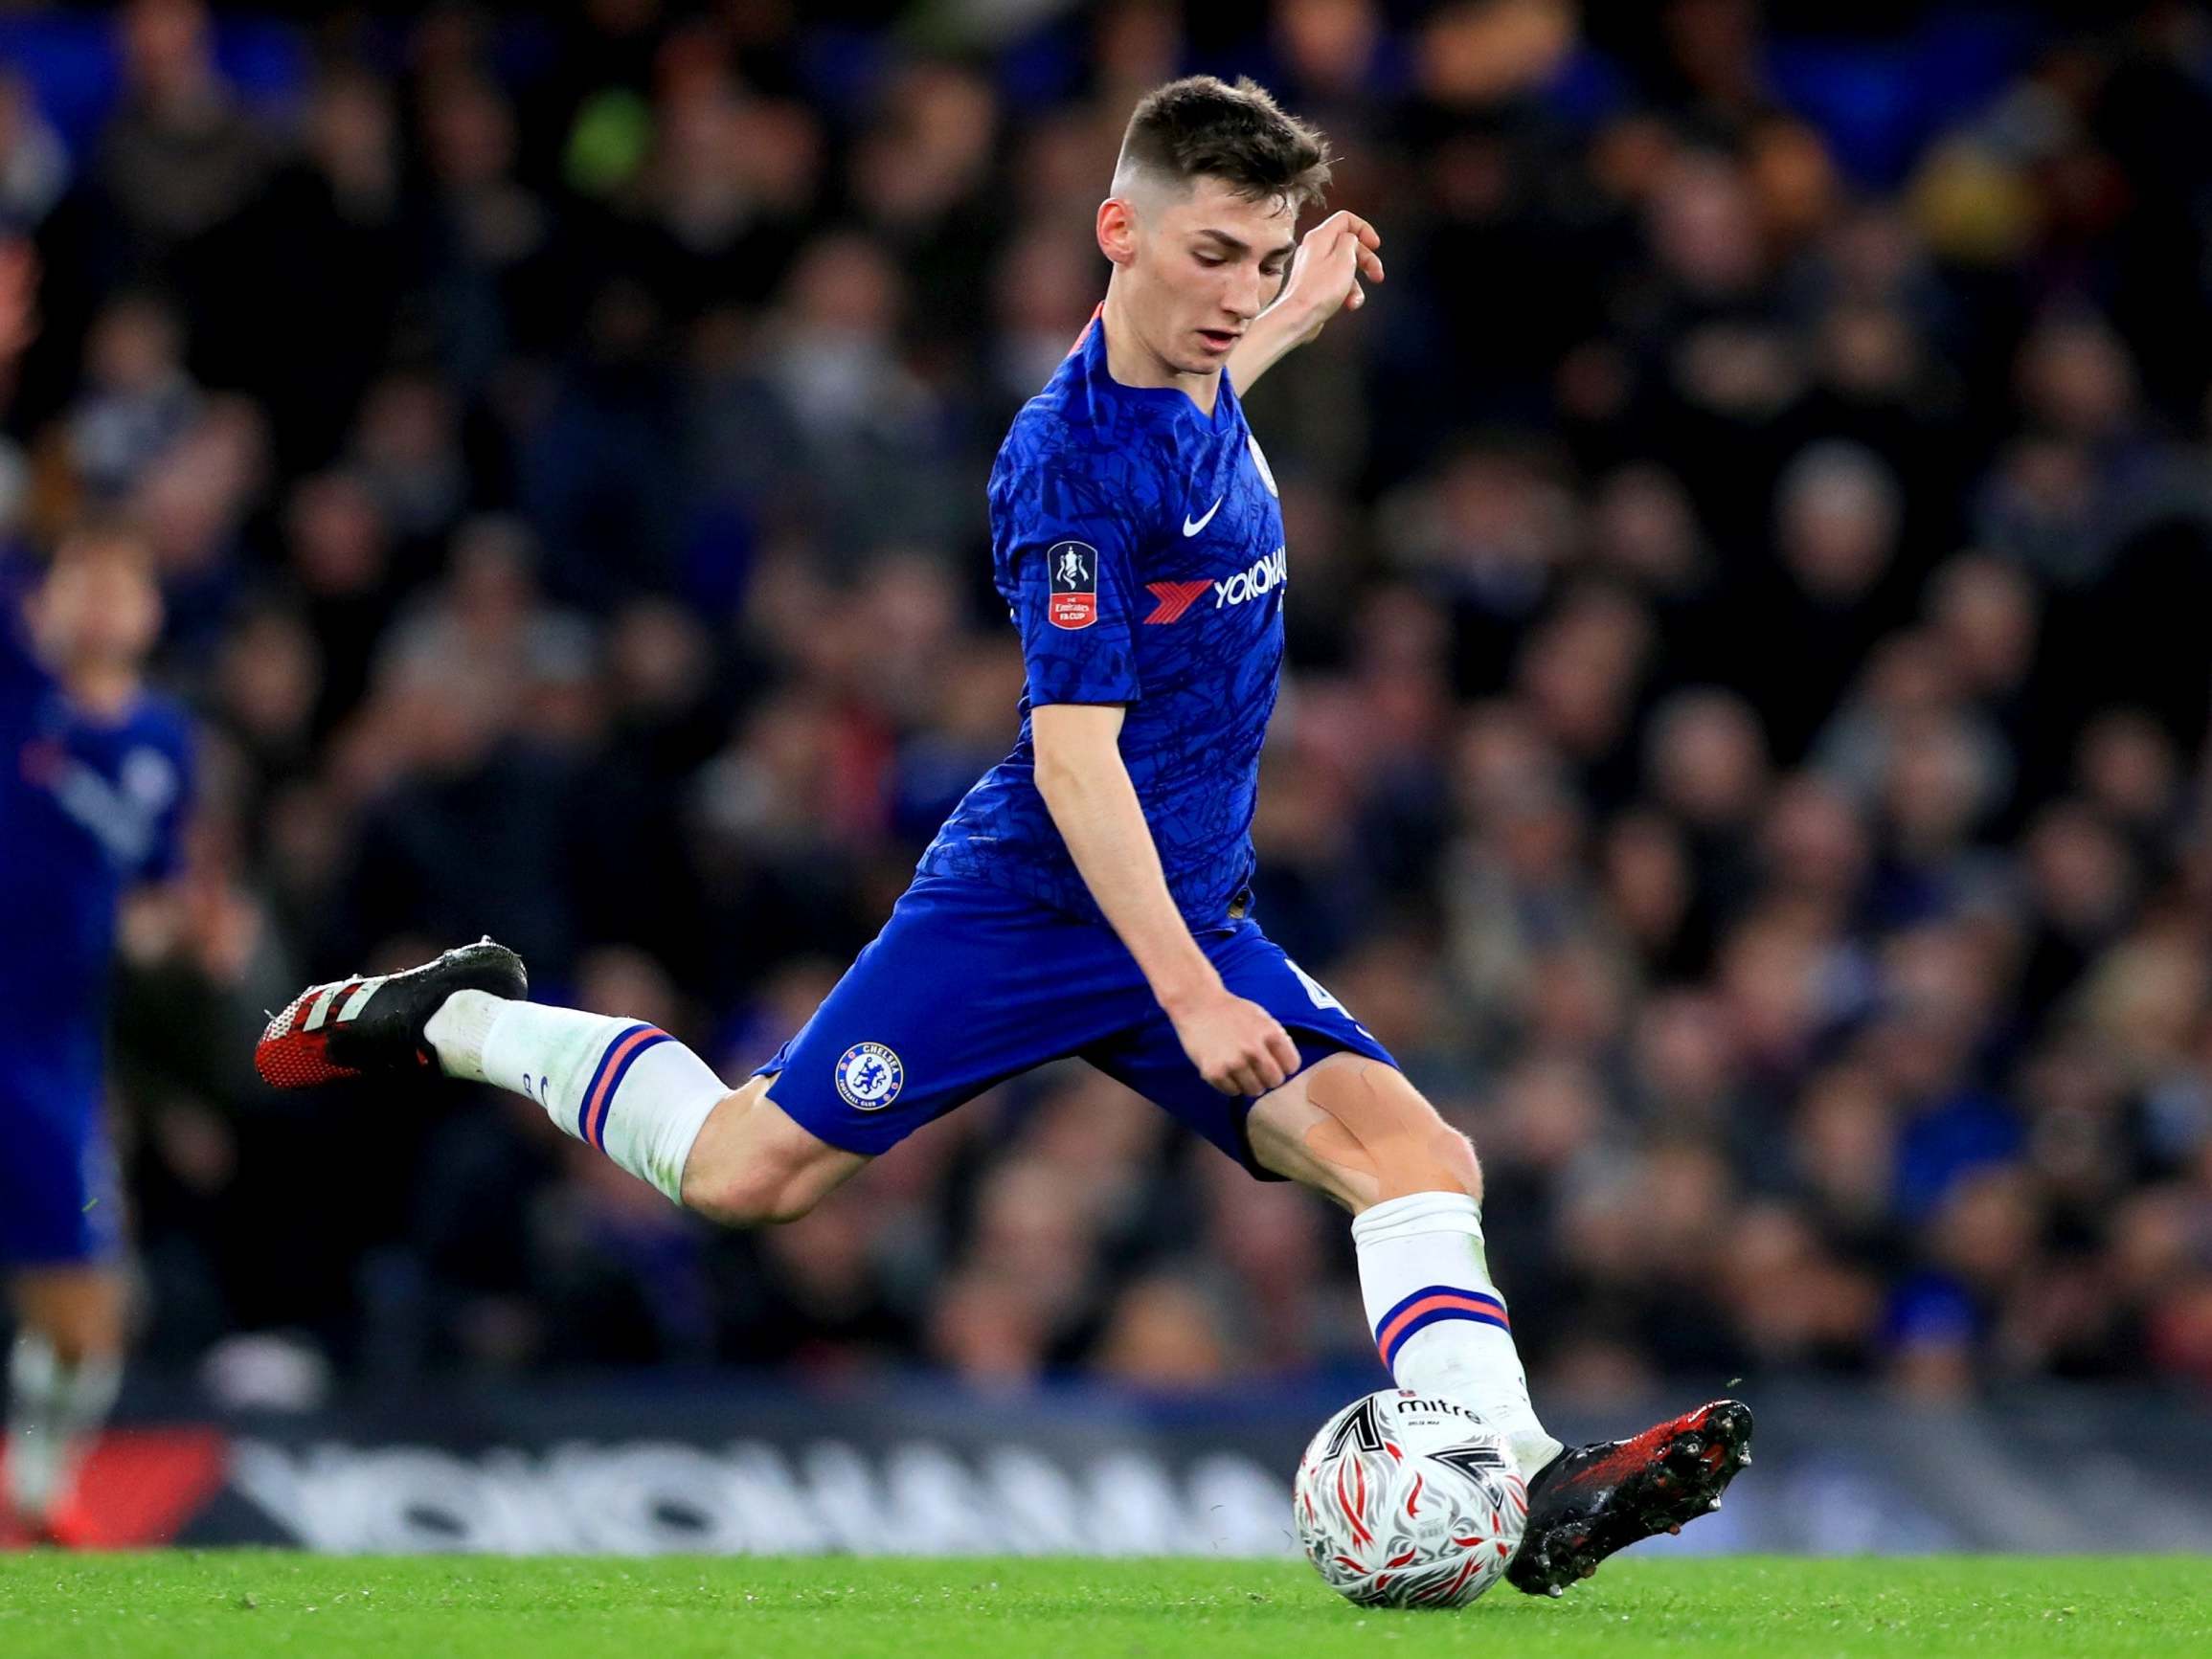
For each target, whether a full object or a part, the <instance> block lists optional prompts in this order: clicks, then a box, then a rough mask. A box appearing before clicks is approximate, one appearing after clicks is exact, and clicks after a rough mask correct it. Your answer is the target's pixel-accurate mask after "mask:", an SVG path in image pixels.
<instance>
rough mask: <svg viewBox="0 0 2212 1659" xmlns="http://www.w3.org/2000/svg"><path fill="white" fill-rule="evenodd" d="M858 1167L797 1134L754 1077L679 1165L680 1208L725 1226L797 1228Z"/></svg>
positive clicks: (725, 1102)
mask: <svg viewBox="0 0 2212 1659" xmlns="http://www.w3.org/2000/svg"><path fill="white" fill-rule="evenodd" d="M859 1162H860V1160H859V1159H858V1158H857V1157H855V1156H854V1155H852V1154H850V1153H844V1152H839V1151H838V1150H837V1149H836V1148H834V1147H830V1146H827V1145H825V1144H824V1142H822V1141H820V1140H818V1139H816V1138H815V1137H814V1136H813V1135H810V1134H808V1133H807V1132H805V1131H803V1130H801V1129H800V1128H799V1127H798V1126H797V1125H796V1124H794V1123H793V1122H792V1121H791V1120H790V1118H788V1117H787V1116H785V1115H784V1114H783V1112H781V1111H780V1110H777V1108H776V1106H775V1104H774V1103H773V1102H772V1101H770V1100H769V1099H768V1080H767V1079H765V1078H757V1077H756V1078H754V1079H752V1080H751V1081H750V1082H748V1083H747V1084H745V1085H744V1087H740V1088H737V1089H734V1090H733V1091H732V1092H731V1093H730V1094H729V1095H727V1096H725V1097H724V1098H723V1099H722V1101H721V1102H719V1103H718V1104H717V1105H716V1106H715V1108H714V1110H713V1111H712V1112H711V1113H710V1114H709V1115H708V1118H707V1121H706V1123H705V1124H704V1125H703V1126H702V1127H701V1129H700V1131H699V1138H698V1139H697V1140H695V1141H693V1142H692V1144H691V1151H690V1154H689V1155H688V1157H686V1159H685V1160H684V1183H683V1196H684V1207H685V1208H686V1209H688V1210H691V1211H694V1212H695V1213H697V1214H699V1215H702V1216H705V1217H706V1218H707V1219H708V1220H709V1221H711V1222H718V1223H719V1224H720V1225H722V1226H725V1227H768V1226H775V1225H777V1224H779V1223H780V1222H796V1221H797V1220H799V1218H800V1217H801V1216H803V1215H805V1214H807V1213H808V1212H809V1211H811V1210H812V1209H813V1208H814V1206H815V1205H816V1204H818V1203H820V1202H821V1201H822V1199H823V1197H824V1195H825V1194H826V1193H828V1192H829V1191H830V1189H832V1188H833V1187H835V1186H836V1185H837V1184H838V1183H839V1182H840V1181H841V1180H843V1179H844V1178H845V1177H846V1176H847V1175H849V1174H851V1172H852V1170H853V1169H854V1168H855V1167H857V1165H858V1163H859Z"/></svg>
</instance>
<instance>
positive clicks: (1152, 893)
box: [1029, 703, 1298, 1095]
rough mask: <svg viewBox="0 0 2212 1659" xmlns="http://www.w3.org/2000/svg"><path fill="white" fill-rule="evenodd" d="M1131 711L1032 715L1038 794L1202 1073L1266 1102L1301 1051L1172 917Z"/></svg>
mask: <svg viewBox="0 0 2212 1659" xmlns="http://www.w3.org/2000/svg"><path fill="white" fill-rule="evenodd" d="M1127 713H1128V711H1127V709H1126V708H1124V707H1123V706H1121V705H1119V704H1082V703H1054V704H1047V705H1044V706H1035V707H1032V708H1031V710H1030V716H1029V729H1030V735H1031V737H1032V738H1033V740H1034V742H1035V746H1036V757H1037V758H1036V767H1037V773H1036V775H1037V793H1038V794H1039V795H1041V796H1044V797H1045V805H1046V808H1047V809H1048V810H1049V811H1050V813H1051V815H1052V822H1053V823H1054V824H1055V825H1057V826H1058V828H1059V831H1060V835H1061V838H1062V839H1063V840H1065V841H1067V843H1068V851H1069V853H1070V854H1071V855H1072V857H1073V859H1074V861H1075V868H1076V869H1077V870H1078V871H1079V872H1081V874H1082V877H1083V885H1084V886H1087V887H1088V888H1090V890H1091V896H1092V898H1094V899H1095V900H1096V901H1097V904H1098V908H1099V910H1100V911H1101V912H1102V913H1103V914H1104V915H1105V917H1106V921H1107V925H1108V926H1110V927H1111V928H1112V929H1113V930H1114V931H1115V933H1116V934H1117V936H1118V937H1119V938H1120V940H1121V942H1122V943H1123V944H1124V945H1126V946H1128V947H1129V953H1130V955H1132V956H1134V957H1135V958H1136V959H1137V966H1138V969H1139V971H1140V972H1141V973H1142V974H1143V975H1144V981H1145V983H1146V984H1148V985H1150V986H1151V987H1152V995H1153V997H1154V998H1156V999H1157V1000H1158V1001H1159V1003H1160V1006H1161V1009H1162V1012H1164V1013H1165V1014H1166V1016H1167V1018H1168V1020H1170V1021H1172V1022H1173V1024H1174V1026H1175V1035H1176V1037H1177V1038H1178V1039H1179V1040H1180V1041H1181V1042H1182V1043H1183V1051H1184V1052H1185V1054H1187V1055H1189V1056H1190V1063H1191V1064H1192V1065H1195V1066H1197V1067H1198V1071H1199V1075H1200V1076H1202V1077H1204V1078H1205V1079H1206V1081H1207V1082H1208V1083H1209V1084H1211V1085H1212V1086H1213V1087H1215V1088H1218V1089H1220V1090H1221V1091H1222V1092H1223V1093H1225V1094H1251V1095H1256V1094H1265V1093H1266V1092H1267V1091H1268V1090H1269V1089H1271V1088H1276V1087H1281V1085H1282V1083H1283V1081H1284V1079H1286V1078H1288V1077H1289V1076H1290V1074H1291V1073H1292V1072H1294V1071H1296V1070H1297V1069H1298V1046H1297V1044H1295V1043H1293V1042H1291V1040H1290V1034H1289V1033H1288V1032H1286V1031H1284V1030H1283V1028H1282V1026H1281V1024H1280V1023H1279V1022H1277V1020H1275V1016H1274V1015H1272V1014H1270V1013H1269V1012H1268V1011H1267V1010H1266V1009H1264V1008H1262V1007H1261V1006H1260V1005H1259V1004H1258V1003H1256V1002H1253V1001H1251V1000H1249V999H1248V998H1243V997H1239V996H1237V995H1235V994H1234V993H1233V992H1231V991H1230V989H1229V988H1228V987H1227V986H1225V985H1223V984H1222V982H1221V975H1219V974H1218V973H1216V972H1215V971H1214V967H1213V964H1212V963H1211V962H1209V961H1208V960H1207V956H1206V953H1205V952H1204V951H1202V950H1200V949H1199V948H1198V941H1197V940H1196V939H1194V938H1192V937H1191V934H1190V929H1189V927H1188V926H1187V925H1186V924H1185V921H1184V919H1183V912H1182V911H1181V910H1179V909H1177V908H1176V906H1175V900H1174V897H1173V896H1172V895H1171V894H1170V893H1169V892H1168V890H1167V878H1166V876H1165V874H1164V873H1162V869H1161V867H1160V849H1159V848H1158V847H1157V846H1156V845H1154V844H1153V841H1152V831H1151V828H1150V827H1149V826H1148V825H1147V824H1146V823H1145V821H1144V809H1143V807H1142V806H1141V805H1140V804H1139V802H1138V799H1137V786H1136V785H1135V784H1134V783H1132V782H1131V781H1130V778H1129V769H1128V768H1127V767H1126V766H1124V765H1123V764H1122V761H1121V748H1120V736H1121V723H1122V721H1123V719H1124V718H1125V717H1126V715H1127Z"/></svg>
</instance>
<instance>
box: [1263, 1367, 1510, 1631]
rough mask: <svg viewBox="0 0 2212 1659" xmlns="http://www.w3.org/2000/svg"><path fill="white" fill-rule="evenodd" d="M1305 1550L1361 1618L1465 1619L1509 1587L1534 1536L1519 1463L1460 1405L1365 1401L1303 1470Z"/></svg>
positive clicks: (1344, 1416)
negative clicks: (1376, 1611)
mask: <svg viewBox="0 0 2212 1659" xmlns="http://www.w3.org/2000/svg"><path fill="white" fill-rule="evenodd" d="M1291 1505H1292V1509H1293V1511H1294V1513H1295V1518H1296V1519H1297V1522H1298V1542H1299V1543H1301V1544H1303V1545H1304V1546H1305V1552H1306V1558H1307V1559H1308V1560H1310V1561H1312V1562H1313V1564H1314V1566H1315V1568H1316V1569H1317V1570H1319V1572H1320V1575H1321V1577H1322V1578H1324V1579H1326V1580H1327V1581H1328V1582H1329V1587H1330V1588H1331V1589H1333V1590H1335V1591H1336V1592H1337V1593H1338V1594H1339V1595H1342V1596H1344V1597H1346V1598H1347V1599H1349V1600H1351V1601H1354V1602H1357V1603H1360V1605H1362V1606H1363V1607H1463V1606H1465V1605H1466V1604H1467V1603H1469V1602H1472V1601H1473V1600H1475V1598H1476V1597H1478V1596H1479V1595H1480V1594H1482V1592H1483V1591H1485V1590H1487V1589H1488V1588H1490V1586H1491V1585H1492V1584H1495V1583H1496V1582H1497V1581H1499V1580H1500V1579H1501V1578H1502V1577H1504V1575H1505V1563H1506V1562H1508V1561H1510V1560H1511V1559H1512V1558H1513V1552H1514V1551H1515V1550H1516V1549H1518V1548H1520V1546H1521V1534H1522V1529H1523V1528H1524V1527H1525V1526H1526V1525H1527V1524H1528V1489H1527V1487H1526V1486H1524V1484H1523V1483H1522V1479H1521V1471H1520V1469H1519V1468H1517V1467H1515V1465H1514V1461H1513V1452H1512V1450H1511V1448H1510V1447H1509V1446H1507V1445H1506V1444H1505V1442H1504V1440H1503V1439H1501V1437H1500V1436H1499V1435H1498V1433H1497V1432H1496V1431H1495V1430H1494V1429H1492V1428H1491V1426H1490V1425H1489V1424H1487V1423H1485V1422H1484V1421H1483V1420H1482V1419H1481V1418H1480V1417H1478V1416H1477V1415H1476V1414H1475V1413H1474V1412H1472V1411H1470V1410H1469V1409H1468V1408H1467V1407H1466V1406H1464V1405H1461V1404H1459V1403H1458V1402H1457V1401H1450V1400H1439V1399H1437V1398H1436V1397H1434V1396H1433V1395H1425V1394H1421V1393H1419V1392H1417V1391H1416V1390H1413V1389H1411V1388H1387V1389H1385V1390H1383V1391H1382V1392H1381V1393H1380V1394H1370V1395H1368V1396H1367V1397H1366V1399H1365V1400H1356V1401H1353V1402H1352V1403H1351V1404H1349V1405H1347V1406H1345V1407H1344V1408H1343V1410H1342V1411H1340V1412H1338V1413H1337V1414H1336V1416H1334V1417H1332V1418H1330V1419H1329V1420H1328V1422H1326V1423H1324V1424H1321V1430H1320V1433H1319V1434H1317V1435H1315V1436H1314V1438H1313V1444H1312V1445H1310V1446H1307V1447H1306V1451H1305V1456H1303V1457H1302V1458H1300V1459H1298V1480H1297V1482H1296V1484H1295V1486H1294V1489H1293V1491H1292V1496H1291Z"/></svg>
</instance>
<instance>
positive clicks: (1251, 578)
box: [1213, 548, 1290, 611]
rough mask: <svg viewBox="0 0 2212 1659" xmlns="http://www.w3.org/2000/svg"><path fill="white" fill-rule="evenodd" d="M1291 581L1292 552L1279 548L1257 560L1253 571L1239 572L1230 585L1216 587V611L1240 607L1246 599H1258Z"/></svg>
mask: <svg viewBox="0 0 2212 1659" xmlns="http://www.w3.org/2000/svg"><path fill="white" fill-rule="evenodd" d="M1289 580H1290V552H1289V549H1285V548H1277V549H1275V551H1274V552H1272V553H1270V554H1268V555H1267V557H1265V558H1263V559H1254V560H1253V562H1252V569H1251V570H1249V571H1239V572H1237V573H1236V574H1235V575H1233V576H1231V577H1230V578H1229V579H1228V580H1227V581H1223V582H1216V583H1214V584H1213V608H1214V609H1215V610H1216V611H1218V610H1220V609H1221V608H1222V606H1224V605H1241V604H1243V603H1244V602H1245V601H1246V600H1247V599H1257V598H1260V597H1262V596H1264V595H1266V594H1272V593H1274V592H1275V589H1277V588H1279V587H1281V586H1282V585H1283V583H1285V582H1287V581H1289Z"/></svg>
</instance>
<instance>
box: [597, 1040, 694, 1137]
mask: <svg viewBox="0 0 2212 1659" xmlns="http://www.w3.org/2000/svg"><path fill="white" fill-rule="evenodd" d="M674 1041H675V1039H674V1038H672V1037H670V1036H669V1035H668V1034H667V1033H666V1031H663V1030H662V1029H660V1027H658V1026H655V1025H633V1026H631V1027H630V1028H629V1029H628V1030H627V1031H624V1032H623V1033H622V1034H621V1036H619V1037H617V1038H616V1039H615V1040H614V1041H613V1042H610V1043H608V1044H607V1048H606V1052H605V1053H604V1054H601V1055H600V1056H599V1064H598V1066H597V1067H596V1068H594V1070H593V1072H592V1081H591V1084H590V1086H589V1087H586V1088H585V1090H584V1098H583V1104H582V1105H580V1106H579V1107H577V1108H576V1133H578V1134H580V1135H581V1136H583V1138H584V1139H585V1140H586V1141H588V1142H590V1143H591V1144H592V1145H593V1146H596V1147H598V1149H599V1151H601V1152H605V1151H606V1150H607V1140H606V1133H607V1108H608V1106H609V1105H611V1104H612V1103H613V1101H614V1098H615V1091H616V1090H618V1089H619V1088H621V1087H622V1079H623V1078H625V1077H627V1076H629V1074H630V1067H631V1066H633V1065H636V1064H637V1063H638V1056H639V1055H641V1054H643V1053H644V1052H645V1050H646V1049H648V1048H652V1047H655V1046H656V1045H658V1044H660V1043H663V1042H674Z"/></svg>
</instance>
